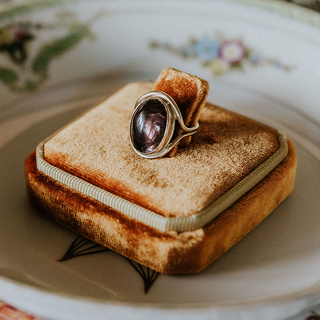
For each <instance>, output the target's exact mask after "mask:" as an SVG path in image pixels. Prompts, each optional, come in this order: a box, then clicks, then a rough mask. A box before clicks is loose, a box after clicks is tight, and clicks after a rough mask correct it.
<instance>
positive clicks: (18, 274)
mask: <svg viewBox="0 0 320 320" xmlns="http://www.w3.org/2000/svg"><path fill="white" fill-rule="evenodd" d="M256 4H258V6H257V5H256ZM0 6H1V10H2V11H1V12H0V30H1V33H0V59H1V60H0V94H1V101H0V163H1V166H0V186H1V193H0V204H1V206H0V244H1V245H0V275H1V276H0V299H3V300H5V301H7V302H8V303H10V304H13V305H15V306H17V307H19V308H21V309H24V310H26V311H28V312H30V313H32V314H36V315H39V316H42V317H45V318H50V319H54V320H58V319H77V320H79V319H80V320H81V319H98V320H99V319H105V318H112V319H126V318H130V319H151V318H152V319H162V318H163V317H165V318H166V319H194V317H197V319H229V318H232V319H235V318H236V317H238V318H239V317H241V316H243V317H245V319H256V318H257V317H258V318H259V319H280V318H281V317H282V318H285V317H289V316H290V315H292V314H294V313H295V312H297V311H298V310H302V309H303V308H305V307H307V306H309V305H311V304H312V303H315V302H316V301H317V299H318V298H319V297H320V271H319V270H320V233H319V230H320V215H319V213H320V209H319V208H320V198H319V190H320V179H319V176H320V139H319V138H320V90H319V88H320V64H319V56H320V29H319V26H320V19H319V15H318V14H316V13H313V12H311V11H308V10H304V9H297V8H296V7H295V6H291V5H288V4H283V3H281V4H280V3H279V2H272V1H268V5H266V4H265V3H264V4H263V6H266V8H262V4H261V3H260V2H256V1H238V2H235V1H230V2H229V1H213V0H212V1H203V0H202V1H191V0H187V1H161V2H160V1H159V2H158V1H134V2H133V1H98V0H94V1H34V2H28V4H23V2H21V1H7V2H3V3H2V4H0ZM280 12H282V13H283V12H285V15H284V14H280ZM164 67H175V68H177V69H181V70H184V71H187V72H190V73H193V74H196V75H198V76H200V77H203V78H205V79H207V80H208V81H209V82H210V87H211V90H210V95H209V99H208V100H209V101H211V102H213V103H215V104H218V105H221V106H223V107H225V108H228V109H231V110H234V111H236V112H239V113H241V114H244V115H247V116H250V117H252V118H254V119H257V120H259V121H262V122H265V123H267V124H269V125H272V126H274V127H276V128H278V129H280V130H282V131H284V132H285V133H286V134H287V136H288V137H289V138H290V139H291V140H292V141H293V143H294V144H295V146H296V149H297V153H298V161H299V164H298V170H297V177H296V184H295V189H294V191H293V193H292V195H291V196H290V197H289V198H288V199H286V200H285V201H284V202H283V203H282V204H281V205H280V206H279V207H278V208H277V209H276V210H275V211H274V212H273V213H272V214H271V215H270V216H269V217H268V218H267V219H266V220H265V221H264V222H263V223H261V224H260V225H259V226H258V227H257V228H256V229H254V230H253V231H252V232H251V233H250V234H248V235H247V236H246V237H245V238H244V239H243V240H241V241H240V242H239V243H238V244H237V245H235V246H234V247H233V248H232V249H230V250H229V251H228V252H227V253H225V254H224V255H223V256H222V257H221V258H220V259H219V260H217V261H216V262H214V263H213V264H211V265H210V266H209V267H207V268H206V269H205V270H204V271H203V272H201V273H199V274H196V275H176V276H173V275H170V276H169V275H163V274H160V275H159V274H157V273H155V272H153V271H152V270H149V269H146V268H144V267H142V266H140V265H137V264H135V263H133V262H132V261H129V260H127V259H125V258H123V257H122V256H120V255H118V254H116V253H114V252H111V251H105V250H103V248H102V247H100V246H98V247H96V246H95V245H94V244H93V243H91V242H87V241H86V240H85V239H82V238H78V237H77V235H76V234H74V233H73V232H71V231H69V230H67V229H65V228H63V227H60V226H58V225H56V224H54V223H52V222H51V221H48V220H47V219H45V218H44V217H42V216H41V215H40V214H38V213H37V212H36V211H35V210H33V209H32V208H31V207H29V205H28V203H27V196H26V191H25V177H24V160H25V158H26V157H27V156H28V154H30V153H31V152H32V151H33V150H34V149H35V147H36V145H37V144H38V142H39V141H41V140H42V139H44V138H46V137H47V136H48V135H50V134H51V133H53V132H54V131H55V130H57V129H59V128H60V127H61V126H63V125H65V124H66V123H68V122H69V121H71V120H72V119H73V118H74V117H76V116H77V115H79V114H80V113H81V112H83V111H84V110H86V109H87V108H89V107H91V106H92V105H94V104H96V103H98V102H99V101H101V100H103V99H105V98H106V97H108V95H110V94H111V93H112V92H114V91H115V90H117V89H119V88H120V87H121V86H123V85H124V84H126V83H128V82H131V81H141V80H142V81H144V80H154V79H156V77H157V75H158V74H159V72H160V71H161V69H162V68H164ZM68 249H69V251H68ZM84 253H86V254H84ZM88 253H89V254H88ZM65 254H66V255H65ZM63 257H64V259H62V258H63ZM61 259H62V260H64V261H59V260H61Z"/></svg>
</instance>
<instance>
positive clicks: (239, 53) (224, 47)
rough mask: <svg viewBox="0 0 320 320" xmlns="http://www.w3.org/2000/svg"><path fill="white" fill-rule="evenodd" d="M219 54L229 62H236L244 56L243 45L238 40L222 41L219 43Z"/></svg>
mask: <svg viewBox="0 0 320 320" xmlns="http://www.w3.org/2000/svg"><path fill="white" fill-rule="evenodd" d="M219 56H220V58H221V59H223V60H224V61H226V62H228V63H230V64H238V63H240V62H241V61H242V60H243V58H244V56H245V47H244V46H243V44H242V42H241V41H238V40H228V41H224V42H223V43H222V44H221V47H220V51H219Z"/></svg>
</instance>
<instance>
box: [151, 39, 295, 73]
mask: <svg viewBox="0 0 320 320" xmlns="http://www.w3.org/2000/svg"><path fill="white" fill-rule="evenodd" d="M150 47H151V48H153V49H162V50H165V51H167V52H170V53H173V54H176V55H178V56H180V57H182V58H185V59H197V60H199V61H200V62H201V63H202V65H203V66H204V67H205V68H208V69H210V70H211V72H212V74H213V75H214V76H221V75H224V74H226V73H229V72H231V71H234V70H245V68H248V67H256V66H262V65H270V66H273V67H276V68H280V69H282V70H285V71H290V70H292V69H293V67H292V66H289V65H286V64H284V63H282V62H281V61H279V60H277V59H273V58H268V57H265V56H264V55H263V54H261V53H260V52H258V51H256V50H254V49H252V48H250V47H249V46H247V45H246V44H245V43H244V41H243V40H241V39H226V38H225V37H224V36H223V35H222V34H217V35H216V36H214V37H202V38H192V39H190V40H189V42H188V43H187V44H185V45H182V46H179V47H178V46H175V45H172V44H169V43H160V42H158V41H152V42H151V43H150Z"/></svg>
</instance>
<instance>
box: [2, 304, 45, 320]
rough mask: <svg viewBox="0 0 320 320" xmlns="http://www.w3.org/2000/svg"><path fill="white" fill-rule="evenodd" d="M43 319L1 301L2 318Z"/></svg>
mask: <svg viewBox="0 0 320 320" xmlns="http://www.w3.org/2000/svg"><path fill="white" fill-rule="evenodd" d="M14 319H15V320H41V319H40V318H38V317H33V316H31V315H28V314H26V313H25V312H23V311H21V310H19V309H17V308H15V307H13V306H11V305H9V304H7V303H5V302H1V301H0V320H14Z"/></svg>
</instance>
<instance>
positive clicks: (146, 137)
mask: <svg viewBox="0 0 320 320" xmlns="http://www.w3.org/2000/svg"><path fill="white" fill-rule="evenodd" d="M176 121H178V122H179V124H180V126H181V128H182V130H183V132H182V133H181V134H180V135H179V136H178V137H177V138H175V139H174V140H173V141H171V139H172V136H173V132H174V129H175V124H176ZM198 128H199V123H197V124H196V125H195V126H194V127H192V128H188V127H186V125H185V124H184V121H183V118H182V115H181V112H180V109H179V107H178V105H177V104H176V102H175V101H174V100H173V99H172V98H171V97H170V96H169V95H168V94H166V93H165V92H162V91H151V92H148V93H146V94H145V95H143V96H142V97H140V98H139V99H138V100H137V102H136V105H135V111H134V112H133V114H132V117H131V121H130V142H131V146H132V148H133V150H134V151H135V152H136V153H137V154H138V155H140V156H141V157H143V158H147V159H155V158H160V157H163V156H164V155H165V154H166V153H168V152H169V151H170V150H171V149H172V148H173V147H174V146H175V145H176V144H177V143H178V142H179V141H180V140H181V139H183V138H184V137H187V136H190V135H193V134H194V133H196V131H197V129H198Z"/></svg>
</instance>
